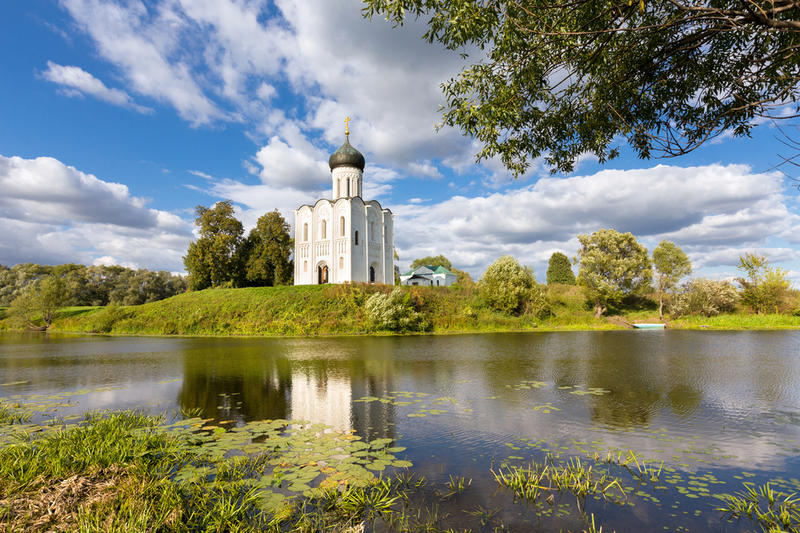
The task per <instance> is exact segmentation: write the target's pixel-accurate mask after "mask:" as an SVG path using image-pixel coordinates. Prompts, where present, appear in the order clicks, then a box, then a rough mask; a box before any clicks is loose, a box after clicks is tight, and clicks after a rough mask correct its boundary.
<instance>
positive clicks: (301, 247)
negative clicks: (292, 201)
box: [294, 206, 315, 285]
mask: <svg viewBox="0 0 800 533" xmlns="http://www.w3.org/2000/svg"><path fill="white" fill-rule="evenodd" d="M313 214H314V211H313V210H312V208H311V207H309V206H303V207H301V208H300V209H298V210H297V211H295V224H294V233H295V236H294V240H295V248H294V252H295V253H294V255H295V257H294V280H295V281H294V283H295V285H308V284H311V283H315V281H314V278H313V275H314V274H313V270H314V266H313V258H312V251H313V246H312V237H313V230H314V217H313ZM306 225H307V226H306ZM306 227H307V228H308V231H307V232H306V231H305V229H306ZM305 237H307V238H305Z"/></svg>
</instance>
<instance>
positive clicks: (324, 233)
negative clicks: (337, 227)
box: [320, 220, 328, 239]
mask: <svg viewBox="0 0 800 533" xmlns="http://www.w3.org/2000/svg"><path fill="white" fill-rule="evenodd" d="M320 233H321V234H322V238H323V239H325V238H327V236H328V222H327V221H325V220H323V221H322V226H321V228H320Z"/></svg>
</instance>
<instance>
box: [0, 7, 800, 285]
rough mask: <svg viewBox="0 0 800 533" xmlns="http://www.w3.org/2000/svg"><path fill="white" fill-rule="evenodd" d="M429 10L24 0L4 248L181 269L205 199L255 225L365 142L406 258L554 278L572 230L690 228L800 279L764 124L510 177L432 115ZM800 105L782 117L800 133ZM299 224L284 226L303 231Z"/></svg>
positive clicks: (8, 42) (661, 233)
mask: <svg viewBox="0 0 800 533" xmlns="http://www.w3.org/2000/svg"><path fill="white" fill-rule="evenodd" d="M424 22H425V21H424V20H420V21H412V22H411V23H409V24H406V25H404V26H402V27H399V28H396V27H393V26H392V25H391V24H389V23H387V22H386V21H384V20H382V19H380V18H378V19H373V20H366V19H364V18H363V17H362V15H361V6H360V4H359V2H358V1H357V0H352V1H351V0H303V1H298V2H290V1H287V0H276V1H274V2H271V1H262V0H147V1H138V0H58V1H56V0H53V1H48V0H30V1H23V0H17V1H13V0H12V1H11V2H6V3H5V5H4V6H3V17H0V72H1V74H0V264H4V265H14V264H17V263H22V262H36V263H42V264H60V263H68V262H76V263H84V264H121V265H124V266H128V267H132V268H148V269H159V270H167V271H171V272H182V271H183V260H182V257H183V255H185V253H186V249H187V246H188V244H189V242H190V241H191V240H192V239H193V238H194V234H193V231H194V229H195V228H194V225H193V221H194V216H195V208H196V206H198V205H205V206H210V205H213V204H214V203H215V202H217V201H220V200H226V199H230V200H232V201H233V202H234V205H235V206H236V213H237V216H238V217H239V218H240V220H242V222H243V223H244V225H245V228H246V229H247V230H249V229H250V228H252V227H253V226H254V225H255V222H256V220H257V219H258V217H259V216H261V215H263V214H264V213H266V212H268V211H272V210H274V209H278V210H279V211H280V212H281V213H282V214H283V215H284V217H286V219H287V221H288V222H289V223H290V224H291V223H293V220H294V216H293V213H292V210H293V209H296V208H297V207H299V206H300V205H303V204H311V203H313V202H314V201H316V199H318V198H321V197H330V195H331V185H330V171H329V169H328V166H327V159H328V156H329V155H330V153H331V152H333V150H335V149H336V148H337V147H338V146H339V145H340V144H341V143H342V142H343V141H344V122H343V121H344V118H345V117H346V116H349V117H351V119H352V121H351V122H350V130H351V135H350V142H351V143H352V144H353V145H354V146H355V147H356V148H358V149H359V150H360V151H361V152H362V153H363V154H364V156H365V158H366V162H367V165H366V168H365V171H364V197H365V199H376V200H378V201H379V202H380V203H381V205H382V206H384V207H388V208H389V209H391V210H392V212H393V213H394V214H395V221H394V224H395V248H396V251H397V253H398V256H399V257H400V259H399V261H398V264H399V265H400V266H401V268H405V267H407V266H408V264H409V263H410V262H411V261H413V260H414V259H416V258H418V257H423V256H427V255H437V254H444V255H445V256H447V257H448V258H449V259H450V260H451V261H452V263H453V266H455V267H457V268H460V269H462V270H466V271H468V272H470V273H471V274H473V276H479V275H480V274H481V273H482V272H483V271H484V270H485V268H486V266H487V265H488V264H490V263H491V262H492V261H494V260H495V259H497V258H498V257H499V256H501V255H504V254H511V255H513V256H514V257H516V258H517V259H518V260H519V261H520V262H521V263H522V264H525V265H529V266H531V267H532V268H533V270H534V273H535V275H536V276H537V279H538V280H539V281H544V280H545V272H546V269H547V260H548V258H549V257H550V255H551V254H552V253H553V252H556V251H561V252H563V253H566V254H567V255H568V256H569V257H574V256H575V254H576V252H577V249H578V241H577V236H578V235H579V234H582V233H591V232H593V231H596V230H598V229H600V228H613V229H616V230H618V231H623V232H631V233H633V234H634V235H635V236H636V237H637V238H638V239H639V241H640V242H642V244H644V245H645V246H647V248H648V249H649V250H651V251H652V249H653V248H654V247H655V246H656V244H657V243H658V242H660V241H661V240H662V239H668V240H671V241H673V242H675V243H677V244H678V245H679V246H681V247H682V248H683V249H684V250H685V251H686V252H687V253H688V254H689V257H690V258H691V260H692V264H693V267H694V271H695V275H697V276H707V277H712V278H728V277H733V276H738V275H740V273H739V272H738V271H737V270H736V268H735V267H736V264H737V262H738V257H739V255H740V254H742V253H744V252H747V251H756V252H758V253H762V254H765V255H767V256H768V258H769V259H770V261H771V262H772V264H774V265H776V266H779V267H781V268H784V269H786V270H787V271H788V272H789V275H790V278H791V279H792V281H793V283H794V285H795V287H800V192H799V191H798V182H797V181H793V180H792V179H791V178H793V177H794V178H796V177H798V175H799V174H800V171H795V172H794V173H793V169H791V168H785V167H784V168H783V170H785V172H786V173H788V176H787V175H786V174H785V173H784V172H782V171H781V170H782V169H780V168H779V169H776V168H775V165H776V164H778V163H779V162H780V157H781V155H784V156H786V155H791V153H790V151H789V149H788V148H787V147H786V146H785V145H783V144H782V143H781V142H780V138H781V135H780V131H779V130H778V128H776V127H775V125H774V124H773V123H770V122H765V123H762V124H760V125H758V126H757V127H756V128H755V129H754V130H753V134H752V136H751V137H749V138H733V137H731V136H728V135H723V136H721V137H720V138H718V139H716V140H714V141H713V142H711V143H708V144H706V145H705V146H703V147H702V148H700V149H698V150H696V151H694V152H692V153H690V154H688V155H685V156H681V157H678V158H670V159H650V160H641V159H638V158H636V157H635V155H633V153H632V152H631V151H630V150H629V149H627V148H626V147H625V145H624V141H623V140H621V141H620V143H619V145H620V147H621V148H622V155H621V157H620V158H618V159H615V160H612V161H610V162H607V163H605V164H603V165H601V164H599V163H598V162H597V161H596V159H593V158H592V157H584V158H582V159H581V161H580V163H579V165H578V166H577V167H576V169H575V171H574V172H572V173H570V174H563V173H559V174H551V173H550V171H549V169H548V168H547V167H546V166H544V163H543V162H541V161H540V160H537V161H536V162H535V164H534V165H533V167H532V168H531V170H530V171H529V172H528V173H527V174H526V175H525V176H523V177H522V178H519V179H514V178H512V177H511V175H510V174H509V172H507V171H506V170H505V169H504V168H503V167H502V165H501V164H500V163H499V162H498V161H496V160H487V161H482V162H481V163H476V161H475V154H476V153H477V151H478V149H479V147H478V145H476V144H475V142H474V141H473V140H472V139H470V138H468V137H465V136H463V135H462V134H461V133H460V131H458V130H456V129H449V128H443V129H439V130H438V131H437V129H436V127H435V125H436V124H437V123H438V122H440V121H441V113H440V111H439V109H440V106H441V105H442V104H443V103H444V99H443V96H442V93H441V88H440V85H441V84H442V83H443V82H445V81H447V80H448V79H449V78H451V77H452V76H454V75H456V74H457V73H458V72H459V70H460V68H461V67H463V65H464V63H463V61H464V59H462V58H461V57H460V56H459V54H457V53H453V52H450V51H447V50H444V49H442V48H441V47H440V46H437V45H432V44H428V43H427V42H426V41H423V40H422V39H421V35H422V33H423V32H424ZM793 124H794V123H793V122H791V121H790V122H787V123H784V124H783V127H784V129H785V130H786V129H787V128H788V131H790V132H791V131H795V132H798V131H800V130H797V129H794V130H793V129H792V128H796V126H794V125H793ZM292 231H293V230H292Z"/></svg>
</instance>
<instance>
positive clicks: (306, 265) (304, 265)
mask: <svg viewBox="0 0 800 533" xmlns="http://www.w3.org/2000/svg"><path fill="white" fill-rule="evenodd" d="M303 272H308V261H303Z"/></svg>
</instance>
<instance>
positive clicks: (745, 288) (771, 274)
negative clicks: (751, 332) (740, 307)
mask: <svg viewBox="0 0 800 533" xmlns="http://www.w3.org/2000/svg"><path fill="white" fill-rule="evenodd" d="M736 268H738V269H740V270H742V271H744V272H745V273H746V274H747V279H744V278H739V279H738V280H737V281H738V282H739V284H740V285H741V286H742V294H741V298H742V303H743V304H744V305H746V306H748V307H750V308H751V309H752V310H753V311H755V312H756V314H758V313H762V312H774V313H777V312H779V307H780V304H781V301H782V300H783V299H784V297H785V295H786V293H787V292H788V291H789V287H790V286H791V283H790V282H789V277H788V272H786V271H785V270H783V269H782V268H775V267H771V266H770V265H769V261H768V260H767V257H766V256H764V255H758V254H756V253H745V254H744V255H742V256H740V257H739V266H737V267H736Z"/></svg>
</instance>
